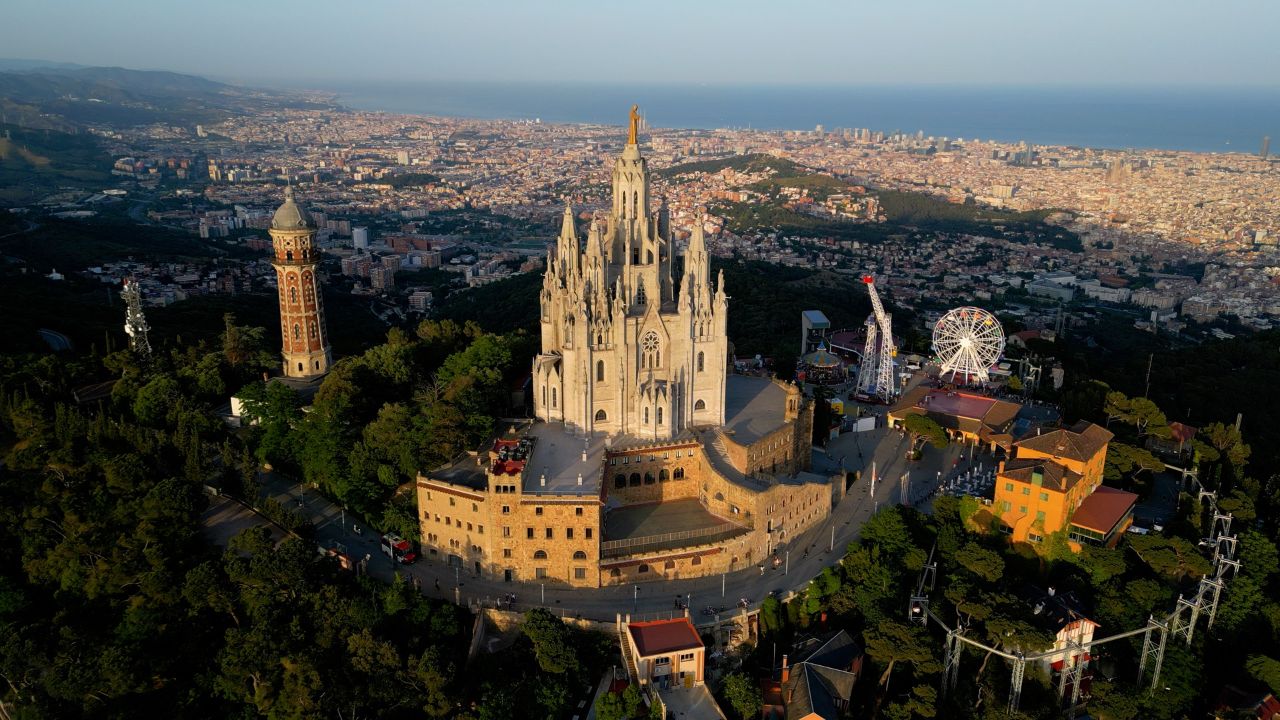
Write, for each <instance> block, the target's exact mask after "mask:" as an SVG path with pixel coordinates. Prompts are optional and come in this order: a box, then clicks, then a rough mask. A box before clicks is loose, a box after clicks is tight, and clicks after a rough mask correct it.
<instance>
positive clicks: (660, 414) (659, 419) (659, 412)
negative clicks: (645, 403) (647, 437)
mask: <svg viewBox="0 0 1280 720" xmlns="http://www.w3.org/2000/svg"><path fill="white" fill-rule="evenodd" d="M658 424H659V425H661V424H662V408H658Z"/></svg>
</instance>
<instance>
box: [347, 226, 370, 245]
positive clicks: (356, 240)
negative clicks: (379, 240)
mask: <svg viewBox="0 0 1280 720" xmlns="http://www.w3.org/2000/svg"><path fill="white" fill-rule="evenodd" d="M351 244H352V245H353V246H354V247H355V249H356V250H368V249H369V228H367V227H356V228H351Z"/></svg>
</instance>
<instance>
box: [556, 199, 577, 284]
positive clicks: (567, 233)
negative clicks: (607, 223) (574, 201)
mask: <svg viewBox="0 0 1280 720" xmlns="http://www.w3.org/2000/svg"><path fill="white" fill-rule="evenodd" d="M557 245H558V247H557V255H558V256H559V258H558V259H559V260H560V263H561V265H563V266H564V267H565V268H566V269H568V270H570V271H576V270H577V268H578V229H577V227H576V226H575V225H574V222H573V206H572V205H570V204H569V201H568V200H566V201H565V203H564V217H563V218H562V219H561V221H560V239H559V242H558V243H557Z"/></svg>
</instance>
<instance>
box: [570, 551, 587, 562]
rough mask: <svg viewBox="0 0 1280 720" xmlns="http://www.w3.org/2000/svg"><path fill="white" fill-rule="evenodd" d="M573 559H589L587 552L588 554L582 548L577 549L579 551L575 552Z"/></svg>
mask: <svg viewBox="0 0 1280 720" xmlns="http://www.w3.org/2000/svg"><path fill="white" fill-rule="evenodd" d="M573 559H574V560H586V559H587V554H586V553H584V552H582V551H581V550H579V551H577V552H575V553H574V554H573Z"/></svg>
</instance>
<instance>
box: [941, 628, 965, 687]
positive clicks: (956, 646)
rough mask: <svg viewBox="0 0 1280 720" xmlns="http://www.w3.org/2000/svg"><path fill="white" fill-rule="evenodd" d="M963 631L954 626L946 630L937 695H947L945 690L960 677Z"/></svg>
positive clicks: (954, 684)
mask: <svg viewBox="0 0 1280 720" xmlns="http://www.w3.org/2000/svg"><path fill="white" fill-rule="evenodd" d="M962 632H964V630H963V628H959V627H957V628H955V629H952V630H948V631H947V642H946V644H945V645H943V652H942V688H941V690H940V692H939V695H940V696H941V697H943V698H945V697H946V696H947V691H948V690H950V689H951V688H954V687H955V686H956V681H957V680H958V679H959V677H960V651H961V649H962V645H961V643H960V638H959V637H958V636H959V635H960V633H962Z"/></svg>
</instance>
